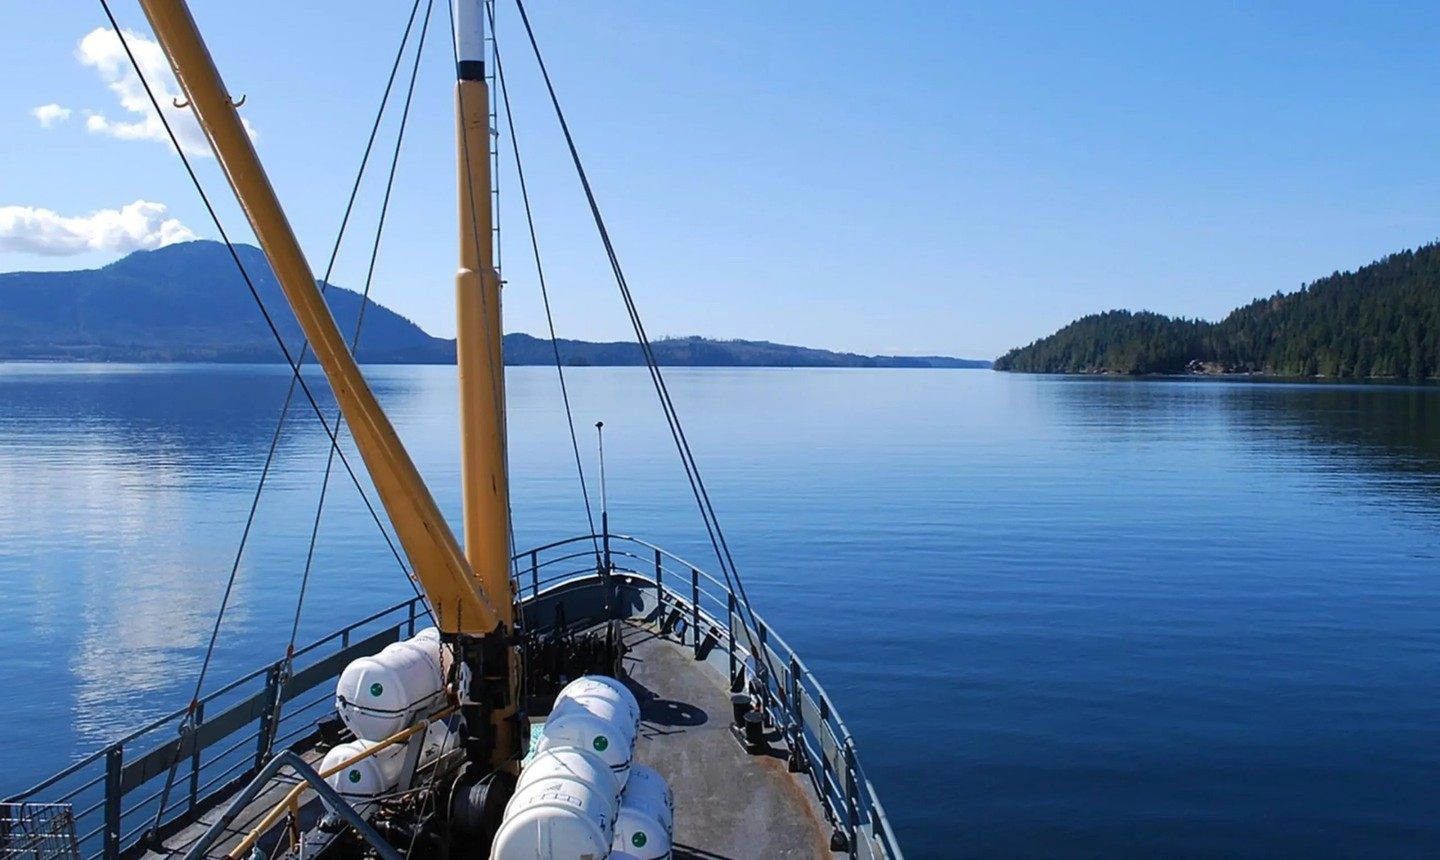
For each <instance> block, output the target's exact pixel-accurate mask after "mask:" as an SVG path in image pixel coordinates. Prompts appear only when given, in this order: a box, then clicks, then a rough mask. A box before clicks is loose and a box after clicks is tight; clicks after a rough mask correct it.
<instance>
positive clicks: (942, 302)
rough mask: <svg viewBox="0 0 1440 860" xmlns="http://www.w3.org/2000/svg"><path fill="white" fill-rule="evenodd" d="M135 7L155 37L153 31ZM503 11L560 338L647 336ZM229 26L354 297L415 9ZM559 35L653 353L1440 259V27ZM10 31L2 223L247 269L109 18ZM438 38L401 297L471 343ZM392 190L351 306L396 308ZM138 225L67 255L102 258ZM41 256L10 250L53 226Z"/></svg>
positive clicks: (898, 348)
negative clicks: (127, 79)
mask: <svg viewBox="0 0 1440 860" xmlns="http://www.w3.org/2000/svg"><path fill="white" fill-rule="evenodd" d="M113 5H114V8H115V10H116V13H117V15H118V16H119V17H120V19H121V22H122V24H123V25H125V26H126V27H127V28H129V29H133V30H135V31H138V32H142V33H146V32H148V28H147V27H146V24H145V21H144V17H143V15H142V14H141V13H140V11H139V9H138V6H137V5H136V4H135V3H134V2H133V0H115V2H114V4H113ZM500 6H501V15H502V21H501V33H500V36H501V40H502V43H501V48H502V51H504V52H506V56H507V57H508V64H507V65H508V68H509V72H510V76H511V78H512V81H511V83H512V99H514V100H516V101H517V107H516V119H517V122H518V124H519V134H520V136H521V143H522V147H523V149H524V150H525V157H526V164H527V171H528V172H529V174H530V178H531V180H532V185H533V189H532V191H533V196H534V202H535V205H536V215H537V219H538V222H539V229H540V234H541V243H542V248H543V251H544V252H545V255H546V259H547V261H548V263H549V272H548V274H549V276H550V280H551V285H552V290H553V299H554V301H555V303H556V304H555V306H556V322H557V325H558V327H559V329H560V334H561V335H562V336H569V337H579V338H623V337H626V336H627V335H628V325H627V322H626V320H625V317H624V315H623V312H622V309H621V306H620V303H619V300H618V297H617V296H616V292H615V288H614V285H613V283H611V282H610V281H609V280H608V278H607V275H606V268H605V266H604V259H603V257H602V256H601V251H600V247H599V245H598V243H597V242H596V240H595V238H594V235H593V230H592V229H591V227H590V225H589V222H588V214H587V212H586V211H585V209H584V203H583V199H582V197H581V196H580V193H579V189H578V186H577V184H576V183H575V180H574V177H573V175H572V174H571V173H570V172H569V170H568V167H567V164H566V162H565V161H564V152H563V149H561V145H562V144H561V140H560V137H559V134H558V131H557V129H556V127H555V125H554V122H553V119H552V118H551V116H550V115H549V114H548V107H547V106H546V104H545V103H544V102H543V101H542V93H541V92H540V91H539V90H538V89H537V79H536V75H535V72H534V68H533V64H532V63H530V62H527V57H526V54H525V45H524V44H523V42H522V38H521V37H522V34H521V33H520V32H518V30H517V27H516V24H515V16H514V13H513V8H512V7H511V6H510V5H509V3H508V2H507V0H501V3H500ZM193 7H194V9H195V14H196V17H197V18H198V19H199V21H200V23H201V25H202V27H203V28H204V30H205V31H206V34H207V37H208V38H209V40H210V42H211V47H212V50H213V51H214V53H215V55H216V58H217V61H218V62H219V65H220V67H221V69H222V72H223V73H224V74H225V76H226V79H227V81H228V83H229V85H230V87H231V89H232V91H233V92H234V93H236V94H237V95H238V94H240V93H243V94H245V96H246V97H247V101H246V104H245V106H244V108H243V114H244V116H245V117H246V118H247V120H248V121H249V122H250V123H251V124H252V127H253V128H254V130H255V132H256V134H257V145H258V147H259V150H260V153H261V156H262V158H263V159H264V160H265V162H266V164H267V166H268V167H269V169H270V171H271V175H272V178H273V180H274V182H275V185H276V187H277V189H278V190H279V192H280V195H281V198H282V200H283V201H284V202H285V203H286V205H287V208H288V210H289V212H290V215H291V219H292V221H293V223H294V224H295V226H296V229H297V231H298V232H299V234H300V236H301V240H302V242H303V244H304V246H305V248H306V249H307V251H308V252H309V254H310V256H311V259H312V264H313V265H314V266H315V267H316V268H317V271H318V270H319V269H320V268H323V264H324V259H325V257H326V256H327V254H328V251H329V247H330V244H331V243H332V242H333V238H334V233H335V230H336V228H337V226H338V223H339V218H340V213H341V209H342V207H343V204H344V199H345V194H346V192H347V190H348V187H349V183H350V182H351V180H352V179H353V175H354V170H355V167H356V165H357V163H358V160H359V157H360V152H361V149H362V147H363V144H364V135H365V132H366V130H367V128H368V123H369V120H370V117H371V115H372V113H373V110H374V106H375V104H376V103H377V100H378V97H379V94H380V90H381V88H382V87H383V84H384V78H385V75H386V73H387V72H388V65H389V60H390V57H391V56H392V55H393V51H394V46H395V44H396V42H397V41H398V38H399V34H400V31H401V29H402V27H403V24H404V19H405V16H406V13H407V12H408V8H407V7H408V4H402V3H400V2H393V3H378V2H354V0H351V2H345V3H340V2H331V0H314V2H305V3H293V2H283V3H282V2H274V0H249V2H246V3H243V4H242V3H230V2H218V0H196V2H194V3H193ZM530 7H531V8H530V12H531V17H532V20H533V22H534V24H535V26H536V28H537V30H538V32H539V36H540V38H541V40H542V47H543V48H544V49H545V50H546V52H547V59H548V60H549V61H550V63H551V67H552V68H551V70H552V73H553V75H554V76H555V79H556V84H557V87H558V88H559V91H560V94H561V97H562V99H563V100H564V102H565V104H566V107H567V110H568V111H569V114H570V119H571V123H572V127H573V129H574V131H575V133H576V135H577V138H578V142H579V144H580V147H581V151H582V154H583V155H584V156H585V158H586V159H587V166H588V168H589V170H590V173H591V178H592V181H593V182H594V183H595V186H596V189H597V191H598V194H599V196H600V200H601V204H602V206H603V207H604V209H605V211H606V213H607V216H608V218H609V220H610V226H611V231H612V234H613V236H614V238H615V240H616V243H617V246H618V249H619V252H620V255H621V259H622V260H623V261H624V263H625V265H626V268H627V272H628V274H629V277H630V281H631V284H632V287H633V288H634V291H635V294H636V298H637V301H638V303H639V305H640V309H641V311H642V313H643V314H644V315H645V318H646V321H647V326H648V328H649V329H650V331H651V333H652V335H659V334H692V333H693V334H704V335H711V336H718V337H746V338H764V339H771V340H778V341H787V342H793V343H803V344H807V345H815V346H823V347H830V348H837V349H852V350H858V351H865V352H893V353H945V354H959V355H966V356H981V357H989V356H994V355H996V354H998V353H999V352H1002V351H1003V350H1005V349H1006V348H1009V347H1011V346H1015V345H1019V344H1022V343H1025V342H1028V341H1029V340H1031V339H1033V338H1035V337H1037V336H1040V335H1043V334H1047V333H1049V332H1050V331H1052V330H1053V329H1055V328H1057V327H1058V326H1060V325H1063V324H1064V323H1066V322H1068V321H1069V320H1071V319H1072V318H1074V317H1076V316H1079V315H1082V314H1084V313H1088V312H1091V311H1096V310H1103V309H1107V308H1112V307H1128V308H1133V309H1141V308H1144V309H1151V310H1157V311H1162V312H1166V313H1174V314H1183V315H1190V316H1202V317H1209V318H1214V317H1217V316H1220V315H1222V314H1223V313H1224V312H1225V311H1227V310H1228V309H1230V308H1231V307H1233V306H1235V305H1237V304H1239V303H1242V302H1244V301H1245V300H1247V299H1249V298H1252V297H1255V296H1257V295H1263V294H1268V293H1272V292H1274V291H1275V290H1290V289H1294V288H1295V287H1297V286H1299V285H1300V284H1301V283H1302V282H1305V281H1308V280H1311V279H1313V278H1315V277H1318V276H1321V275H1324V274H1327V273H1329V272H1331V271H1333V270H1336V269H1346V268H1354V267H1356V266H1358V265H1362V264H1364V263H1366V262H1368V261H1370V260H1372V259H1375V258H1376V257H1379V256H1382V255H1384V254H1386V253H1389V252H1391V251H1395V250H1400V249H1402V248H1407V247H1413V246H1415V245H1418V244H1421V243H1424V242H1427V241H1430V240H1432V239H1434V238H1436V237H1437V236H1440V109H1437V108H1440V60H1437V58H1436V53H1435V49H1434V46H1435V45H1436V44H1440V7H1435V6H1433V5H1426V4H1413V5H1408V4H1392V3H1375V4H1325V3H1314V2H1311V3H1296V4H1280V3H1263V4H1259V3H1237V4H1219V3H1203V4H1202V3H1190V4H1172V3H1133V4H1076V3H984V4H980V3H958V2H957V3H951V2H909V3H901V4H883V3H872V2H866V3H861V2H786V3H757V2H737V3H729V4H725V5H724V6H723V7H720V6H715V5H712V4H698V3H662V2H638V0H609V2H579V0H567V2H542V0H531V3H530ZM441 8H443V6H442V7H441ZM7 9H8V11H9V12H10V14H8V15H7V16H6V20H7V26H6V27H5V28H4V29H3V31H0V47H3V50H4V53H5V55H6V56H7V57H8V58H9V62H10V68H11V69H12V71H11V73H10V74H8V75H6V76H5V78H4V80H3V82H0V133H3V135H4V139H5V140H6V156H7V157H6V158H5V160H4V162H3V167H0V171H3V173H0V175H3V177H4V181H3V183H0V207H32V208H35V209H44V210H50V211H53V212H54V213H57V214H58V215H59V216H62V217H81V216H89V215H90V214H91V213H94V212H96V211H99V210H120V209H122V208H123V207H126V206H129V205H131V204H134V203H135V201H140V200H143V201H148V202H151V203H158V204H162V205H163V206H164V207H166V208H165V211H164V213H163V215H157V214H156V213H155V212H153V211H152V212H150V213H149V215H148V216H147V217H148V218H149V220H148V222H147V224H148V227H147V228H146V229H149V228H158V225H159V224H160V223H162V222H163V221H165V220H166V219H175V220H176V221H177V222H178V223H177V224H173V225H171V228H170V232H169V234H168V235H170V236H171V237H174V236H175V235H183V231H185V230H188V231H190V232H193V233H194V234H196V235H199V236H202V237H214V236H215V231H214V228H213V227H212V226H211V225H210V224H209V223H208V222H207V219H206V217H205V214H204V211H203V209H202V208H201V207H200V204H199V202H198V200H197V199H196V196H195V193H194V191H193V190H192V189H191V188H190V187H189V184H188V181H187V180H186V178H185V177H184V174H183V172H182V170H181V168H180V165H179V161H178V159H177V158H176V157H175V155H174V154H173V152H171V151H170V150H169V148H168V145H166V144H163V143H160V142H157V141H154V140H150V139H145V137H144V135H143V129H141V130H140V131H137V132H133V133H130V138H124V137H117V136H116V135H117V134H124V133H125V132H123V130H122V131H117V128H118V127H119V126H120V125H121V124H122V123H124V122H128V121H142V122H143V120H144V117H143V116H141V115H138V114H127V112H126V111H125V109H124V108H123V107H122V105H121V104H120V102H119V100H118V99H117V95H116V94H115V93H114V92H112V91H111V90H110V89H109V88H108V87H107V80H106V78H105V77H104V70H103V68H102V67H101V66H100V65H98V64H97V63H99V62H100V61H99V60H95V59H94V58H93V57H92V62H91V63H90V64H88V65H87V64H86V63H85V62H82V59H81V56H80V53H81V49H80V45H81V40H82V39H84V38H85V37H86V36H87V34H90V33H91V32H92V31H94V30H95V29H96V28H99V27H102V26H104V25H105V20H104V17H103V14H102V12H101V10H100V8H99V4H98V3H90V2H72V3H43V4H40V3H34V4H31V3H20V2H17V0H10V2H9V3H8V4H7ZM435 23H436V26H435V29H434V30H433V31H432V34H431V35H432V43H431V45H430V46H429V48H427V55H428V56H427V60H426V62H425V64H424V71H423V72H422V76H421V81H420V93H419V95H418V96H417V104H416V108H415V111H414V114H413V116H412V120H411V125H410V129H409V131H408V132H407V144H406V150H405V154H404V156H403V158H402V162H401V166H400V180H399V181H400V185H401V187H400V189H399V190H398V191H397V194H396V197H395V201H394V203H393V204H392V210H391V221H390V224H389V226H388V228H387V232H386V239H385V243H384V246H383V248H382V252H381V257H380V266H379V268H378V271H377V276H376V284H375V288H374V296H375V297H376V298H377V299H378V300H380V301H382V302H384V303H385V304H387V305H390V306H391V307H393V308H395V309H396V310H398V311H400V312H402V313H404V314H406V315H407V316H409V317H411V318H412V319H414V320H416V321H417V322H419V323H420V324H421V325H423V326H425V327H426V328H427V329H428V330H430V331H432V332H434V333H436V334H441V335H447V336H449V335H451V334H453V324H452V322H451V313H452V292H451V291H452V286H451V277H452V274H453V270H454V265H455V264H454V256H455V255H454V244H455V240H454V234H455V226H454V223H455V218H454V214H453V209H454V208H455V207H454V202H453V201H454V190H453V189H454V179H453V167H452V165H453V154H452V140H453V133H454V132H453V124H452V118H451V98H452V95H451V87H450V83H449V82H450V80H451V78H452V71H451V67H450V60H449V44H448V38H449V35H448V27H447V26H445V21H444V18H443V17H441V16H440V12H439V11H438V10H437V18H436V22H435ZM15 70H20V73H16V71H15ZM51 104H53V105H58V106H60V107H62V108H65V109H68V110H69V111H70V114H69V116H68V118H65V119H63V120H62V119H60V118H59V117H58V116H51V117H50V122H49V125H48V127H46V126H44V125H42V123H41V122H40V121H39V119H38V118H37V117H36V115H35V114H34V113H33V111H34V110H35V109H36V108H38V107H40V106H42V105H51ZM91 114H95V115H98V117H100V118H101V119H98V120H92V119H91ZM96 124H98V125H100V126H101V128H100V129H97V130H90V129H89V127H88V126H90V125H96ZM107 129H108V133H107ZM137 135H138V139H135V138H136V137H137ZM505 145H508V143H507V144H505ZM199 165H200V169H201V176H202V178H203V180H204V181H205V182H206V185H207V187H208V188H210V189H211V190H212V196H213V197H214V198H215V199H217V200H219V201H222V203H223V205H222V206H221V213H222V217H223V219H224V221H225V223H226V226H227V229H229V230H230V231H231V233H232V235H236V236H239V237H244V238H247V239H248V237H249V231H248V229H247V228H246V226H245V224H244V221H243V218H242V216H241V215H240V213H239V210H238V208H237V207H236V206H235V205H234V204H233V203H232V202H231V200H230V198H229V194H228V191H227V190H226V188H225V187H224V185H223V180H222V178H221V176H220V174H219V172H218V169H217V167H216V165H215V162H214V161H213V159H200V160H199ZM381 180H382V175H381V173H380V172H379V171H378V170H377V171H376V172H375V173H374V174H373V178H372V180H371V182H370V184H369V189H368V192H367V194H366V195H365V196H364V197H363V198H362V206H361V210H360V211H361V215H360V217H359V221H358V222H357V224H358V225H362V226H359V227H357V229H356V232H354V233H352V234H351V239H350V240H349V242H348V243H347V245H346V247H345V250H344V251H343V252H342V258H341V266H340V268H339V271H338V273H337V276H336V278H335V280H336V282H337V283H340V284H343V285H345V286H351V287H356V288H358V287H359V286H360V284H361V281H362V278H363V273H364V266H365V262H366V254H367V248H368V244H369V234H370V232H371V231H372V230H373V223H374V217H375V214H376V203H377V202H378V197H379V191H380V187H381ZM501 182H502V194H504V195H505V196H504V198H503V203H502V207H503V211H502V224H503V225H504V227H505V228H506V234H505V237H506V238H505V248H504V254H505V256H504V263H505V265H504V269H505V277H506V278H507V281H508V282H509V286H508V287H507V291H506V299H505V300H506V314H507V329H509V330H524V331H531V332H536V333H538V332H540V331H541V330H542V327H543V317H542V316H541V311H540V304H539V297H538V294H537V290H536V288H535V279H534V275H533V271H532V268H531V267H530V266H529V265H527V264H526V261H527V259H528V256H527V255H528V248H527V246H526V245H525V244H524V242H523V241H522V240H523V232H522V230H521V229H519V228H520V227H521V226H522V225H521V221H520V217H519V216H520V210H519V209H518V202H519V200H518V195H516V194H513V193H510V192H513V191H514V189H515V184H514V180H513V177H512V176H510V175H504V176H502V179H501ZM129 214H130V216H131V217H132V218H133V217H135V216H136V215H137V213H136V211H134V210H131V212H130V213H129ZM141 214H144V213H141ZM112 220H113V219H112ZM103 221H104V219H103V218H102V219H100V220H98V221H95V220H92V221H87V222H85V224H86V225H88V226H85V227H83V228H73V225H72V227H71V228H66V229H68V230H70V233H74V232H75V229H80V235H97V234H96V232H95V231H96V229H97V228H96V226H95V225H96V224H100V223H102V222H103ZM32 222H34V219H33V218H32V219H31V220H30V221H27V222H25V223H23V224H20V225H19V226H16V224H15V223H14V219H13V218H12V219H11V221H10V222H5V221H4V220H3V219H0V226H4V227H5V229H6V230H11V231H12V233H13V232H15V231H18V232H20V233H23V232H24V231H25V230H27V229H41V228H43V227H44V224H43V223H40V222H36V223H40V226H39V227H37V226H36V223H32ZM42 222H43V219H42ZM106 223H108V222H106ZM85 230H90V231H91V232H90V233H85ZM177 231H178V232H177ZM61 232H62V234H64V233H65V231H63V230H62V231H61ZM121 232H122V233H123V231H121ZM142 232H143V231H142ZM152 232H153V231H152ZM65 235H69V234H65ZM99 235H101V239H98V240H96V241H95V242H93V243H92V245H93V248H92V247H91V246H85V247H84V248H81V249H80V250H79V251H78V252H77V253H69V254H66V255H41V254H36V253H32V252H27V251H22V250H13V249H15V248H19V247H32V246H33V243H34V242H38V241H49V239H53V238H54V237H53V236H50V234H46V236H41V237H38V238H36V237H28V238H27V237H25V236H23V235H21V236H16V235H9V236H6V235H3V234H0V248H10V249H12V250H0V270H7V271H8V270H15V269H51V268H78V267H88V266H95V265H101V264H103V263H105V262H108V261H109V260H111V259H114V258H115V257H116V256H118V254H119V251H118V250H116V249H117V248H122V247H125V242H126V241H139V240H133V237H132V239H131V240H127V239H126V238H125V237H124V236H122V237H121V238H120V239H118V240H116V239H114V231H113V230H111V231H109V232H106V231H103V230H101V231H100V233H99ZM47 236H48V237H49V238H47ZM106 237H109V238H106ZM72 238H73V237H72ZM7 239H8V241H7ZM146 241H154V238H153V236H151V237H150V238H149V239H147V240H146ZM27 242H30V243H31V244H29V245H27V244H26V243H27ZM72 244H73V242H72ZM50 250H52V251H54V250H57V248H55V247H50ZM71 250H74V249H73V248H72V249H71Z"/></svg>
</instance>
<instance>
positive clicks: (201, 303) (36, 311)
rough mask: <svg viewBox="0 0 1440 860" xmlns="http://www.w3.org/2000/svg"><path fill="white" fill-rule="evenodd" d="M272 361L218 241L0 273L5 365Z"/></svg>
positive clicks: (354, 311)
mask: <svg viewBox="0 0 1440 860" xmlns="http://www.w3.org/2000/svg"><path fill="white" fill-rule="evenodd" d="M236 250H237V252H238V253H239V255H240V259H241V262H242V263H244V265H245V269H246V271H247V272H248V273H249V274H250V278H251V280H252V281H253V282H254V284H255V288H256V290H257V291H258V292H259V293H260V296H261V298H262V299H263V300H264V302H265V307H266V308H267V309H268V310H269V311H270V313H271V316H272V319H273V320H274V322H275V325H276V327H277V328H278V329H279V331H280V333H281V336H282V337H283V339H284V341H285V343H286V345H287V347H288V348H289V349H290V350H291V353H292V354H295V353H297V352H298V350H299V347H300V344H301V343H302V342H303V339H302V337H301V334H300V327H299V325H298V324H297V323H296V322H295V320H294V318H293V317H292V315H291V314H290V310H289V307H288V306H287V305H286V303H285V298H284V294H283V293H282V292H281V290H280V285H279V283H278V282H277V281H276V280H275V277H274V275H273V274H272V273H271V271H270V265H269V263H268V262H267V261H266V259H265V255H264V254H263V253H262V252H261V251H260V249H258V248H255V247H252V246H249V245H237V246H236ZM325 298H326V301H328V302H329V304H330V310H331V312H332V313H334V315H335V320H336V322H337V323H339V325H340V329H341V331H343V332H345V333H346V336H347V338H348V337H349V335H350V334H351V333H352V332H353V331H354V330H355V321H356V318H357V317H358V316H359V314H360V310H361V306H362V303H363V304H364V305H365V318H364V326H363V329H362V334H361V337H360V345H359V348H358V349H357V350H356V354H357V356H358V358H359V359H360V360H361V361H362V362H368V363H377V364H379V363H389V364H447V363H453V362H454V361H455V341H453V340H447V339H445V338H438V337H432V336H431V335H429V334H427V333H426V332H425V331H424V330H423V329H421V328H420V327H419V326H418V325H416V324H415V323H413V322H411V321H410V320H408V319H406V318H405V317H403V316H401V315H400V314H397V313H395V312H394V311H392V310H390V309H389V308H387V307H385V306H384V305H380V304H377V303H375V302H364V300H362V298H361V296H360V294H359V293H356V292H354V291H353V290H347V289H344V288H343V287H337V286H334V285H331V286H329V287H328V288H327V289H326V292H325ZM652 346H653V348H654V351H655V355H656V358H657V360H658V361H659V362H660V363H661V364H664V365H676V366H706V367H989V366H990V362H988V361H971V360H966V359H957V358H946V357H942V356H919V357H897V356H865V355H855V354H853V353H844V352H830V351H828V350H822V349H808V348H805V347H798V346H786V345H784V344H776V343H769V342H766V341H744V340H723V341H722V340H709V339H706V338H700V337H687V338H671V339H666V340H660V341H656V342H654V343H653V344H652ZM559 347H560V357H561V360H562V361H563V362H564V363H566V364H569V365H596V366H615V365H619V366H624V365H640V364H643V363H644V362H643V356H642V354H641V351H640V347H639V345H638V344H635V343H625V342H616V343H588V342H586V341H578V340H561V341H560V342H559ZM5 359H12V360H13V359H27V360H59V361H217V362H218V361H230V362H277V361H282V360H283V357H282V356H281V355H280V351H279V350H278V349H277V348H276V346H275V342H274V338H273V337H272V335H271V334H270V330H269V328H268V326H267V325H266V323H265V320H264V319H263V318H262V317H261V315H260V313H259V311H258V310H257V309H256V307H255V303H254V301H253V300H252V299H251V297H250V295H249V292H248V290H247V289H246V287H245V282H244V280H243V279H242V278H241V277H240V274H239V272H237V271H236V269H235V264H234V262H233V261H232V260H231V259H230V253H229V251H228V250H227V249H226V247H225V246H224V245H223V244H221V243H219V242H207V241H200V242H185V243H182V244H178V245H170V246H168V247H165V248H161V249H159V250H155V251H137V252H136V253H133V254H130V255H129V256H127V257H124V258H123V259H120V260H117V261H115V262H114V263H111V264H110V265H108V266H104V267H102V268H99V269H87V270H83V271H76V272H11V273H8V274H0V360H5ZM554 361H555V354H554V348H553V347H552V345H551V343H550V341H549V340H542V339H540V338H535V337H531V336H530V335H526V334H507V335H506V336H505V362H506V363H507V364H514V365H527V364H530V365H533V364H552V363H554Z"/></svg>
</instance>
